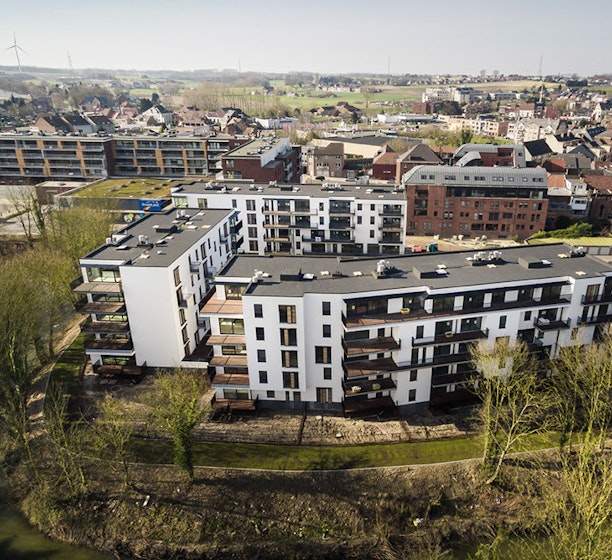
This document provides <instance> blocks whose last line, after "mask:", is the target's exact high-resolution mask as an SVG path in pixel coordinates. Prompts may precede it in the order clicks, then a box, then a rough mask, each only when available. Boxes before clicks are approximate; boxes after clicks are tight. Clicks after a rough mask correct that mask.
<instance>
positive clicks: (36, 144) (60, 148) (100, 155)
mask: <svg viewBox="0 0 612 560" xmlns="http://www.w3.org/2000/svg"><path fill="white" fill-rule="evenodd" d="M111 155H112V154H111V149H110V141H109V140H108V139H106V138H99V137H91V138H90V137H79V136H47V135H21V134H0V181H4V182H9V183H10V182H13V183H15V182H24V183H28V184H34V183H38V182H41V181H45V180H56V181H61V180H64V181H74V180H81V179H86V180H91V181H93V180H96V179H102V178H104V177H107V176H108V175H109V166H110V158H111Z"/></svg>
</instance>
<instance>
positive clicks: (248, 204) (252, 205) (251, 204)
mask: <svg viewBox="0 0 612 560" xmlns="http://www.w3.org/2000/svg"><path fill="white" fill-rule="evenodd" d="M246 209H247V210H248V211H249V212H255V201H254V200H247V201H246Z"/></svg>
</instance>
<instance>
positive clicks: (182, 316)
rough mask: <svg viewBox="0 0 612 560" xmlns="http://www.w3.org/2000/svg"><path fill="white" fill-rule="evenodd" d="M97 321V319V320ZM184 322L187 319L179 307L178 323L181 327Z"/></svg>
mask: <svg viewBox="0 0 612 560" xmlns="http://www.w3.org/2000/svg"><path fill="white" fill-rule="evenodd" d="M98 317H99V316H98ZM98 320H99V319H98ZM186 320H187V319H186V317H185V310H184V309H183V308H182V307H180V308H179V321H180V323H181V325H183V324H184V323H185V321H186ZM126 321H127V319H126Z"/></svg>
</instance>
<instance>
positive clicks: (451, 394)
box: [429, 386, 477, 406]
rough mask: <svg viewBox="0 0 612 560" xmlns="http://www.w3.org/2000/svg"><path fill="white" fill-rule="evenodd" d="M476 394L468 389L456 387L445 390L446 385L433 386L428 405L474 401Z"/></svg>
mask: <svg viewBox="0 0 612 560" xmlns="http://www.w3.org/2000/svg"><path fill="white" fill-rule="evenodd" d="M476 400H477V399H476V396H475V395H474V393H473V392H472V391H470V390H469V389H462V388H461V389H456V390H455V391H447V390H446V386H444V387H434V388H432V390H431V393H430V396H429V404H430V406H442V405H455V404H459V403H462V404H463V403H470V402H475V401H476Z"/></svg>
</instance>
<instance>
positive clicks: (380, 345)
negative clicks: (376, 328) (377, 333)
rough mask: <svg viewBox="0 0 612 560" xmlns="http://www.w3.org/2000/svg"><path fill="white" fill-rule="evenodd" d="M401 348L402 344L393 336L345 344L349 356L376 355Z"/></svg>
mask: <svg viewBox="0 0 612 560" xmlns="http://www.w3.org/2000/svg"><path fill="white" fill-rule="evenodd" d="M399 348H400V343H399V342H398V341H397V340H395V339H394V338H393V337H392V336H384V337H379V338H369V339H366V340H349V341H346V342H344V349H345V351H346V355H347V356H361V355H364V354H376V353H378V352H387V351H390V350H398V349H399Z"/></svg>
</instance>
